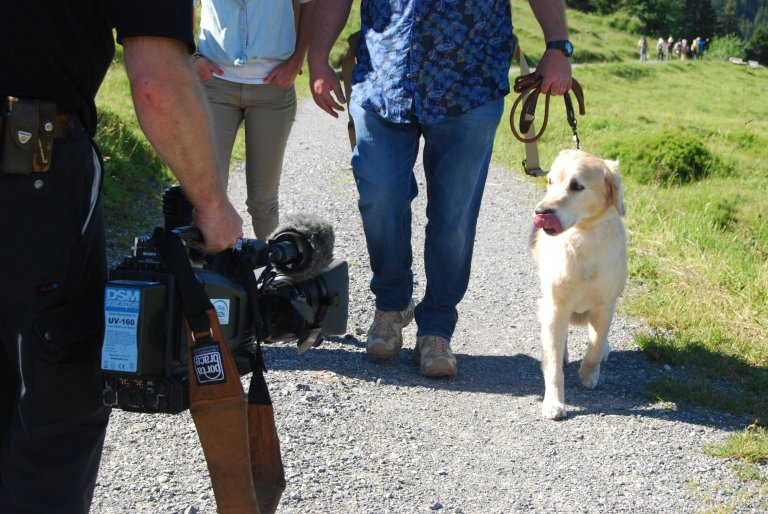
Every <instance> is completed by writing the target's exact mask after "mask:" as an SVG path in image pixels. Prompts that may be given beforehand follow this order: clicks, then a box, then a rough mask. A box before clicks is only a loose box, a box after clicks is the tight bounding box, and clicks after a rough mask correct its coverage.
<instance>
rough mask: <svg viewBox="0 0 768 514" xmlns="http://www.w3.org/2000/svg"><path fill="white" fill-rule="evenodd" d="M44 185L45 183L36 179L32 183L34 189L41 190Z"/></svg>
mask: <svg viewBox="0 0 768 514" xmlns="http://www.w3.org/2000/svg"><path fill="white" fill-rule="evenodd" d="M44 185H45V183H44V182H43V181H42V180H40V179H37V180H35V182H34V188H35V189H42V188H43V186H44Z"/></svg>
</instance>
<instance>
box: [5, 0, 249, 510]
mask: <svg viewBox="0 0 768 514" xmlns="http://www.w3.org/2000/svg"><path fill="white" fill-rule="evenodd" d="M3 19H4V20H5V21H6V23H4V27H3V30H2V31H1V32H0V48H3V52H0V70H2V72H0V102H2V112H3V126H2V130H0V134H2V137H1V138H0V241H2V244H0V513H2V514H7V513H14V514H15V513H22V512H23V513H43V512H45V513H49V512H66V513H85V512H88V510H89V507H90V504H91V499H92V495H93V489H94V484H95V481H96V474H97V471H98V468H99V460H100V456H101V450H102V445H103V441H104V434H105V431H106V427H107V421H108V416H109V411H108V409H106V408H104V407H103V406H102V402H101V398H100V392H101V387H100V383H99V353H100V346H101V340H102V335H103V328H104V319H103V318H104V313H103V297H104V283H105V279H106V273H105V271H106V259H105V254H106V245H105V234H104V223H103V215H102V210H101V209H102V205H101V204H102V202H101V184H102V180H103V171H102V166H101V164H100V159H99V158H98V154H97V151H96V149H95V145H94V144H93V142H92V140H91V138H92V137H93V136H94V134H95V133H96V106H95V100H94V99H95V96H96V92H97V90H98V88H99V86H100V84H101V82H102V80H103V78H104V75H105V73H106V71H107V68H108V67H109V65H110V62H111V61H112V57H113V55H114V40H113V34H112V29H113V27H115V28H116V29H117V39H118V42H120V43H121V44H122V45H123V48H124V55H125V67H126V70H127V73H128V77H129V80H130V83H131V92H132V95H133V101H134V105H135V108H136V113H137V115H138V119H139V122H140V124H141V127H142V130H143V131H144V132H145V134H146V135H147V137H148V139H149V140H150V142H151V143H152V144H153V145H154V147H155V148H156V149H157V151H158V153H159V154H160V156H161V157H162V158H163V159H164V160H165V161H166V162H167V163H168V164H169V166H170V167H171V169H172V170H173V171H174V173H175V174H176V176H177V178H178V179H179V182H180V183H181V186H182V187H183V189H184V191H185V192H186V194H187V196H188V197H189V199H190V200H191V201H192V203H193V204H194V206H195V212H194V221H195V223H196V225H197V226H198V228H199V229H200V230H201V232H202V233H203V236H204V238H205V241H206V244H207V250H208V251H211V252H216V251H221V250H223V249H225V248H227V247H231V246H233V245H234V243H235V242H236V240H237V238H238V237H240V236H241V235H242V220H241V219H240V217H239V215H238V214H237V212H236V211H235V209H234V208H233V207H232V205H231V204H230V203H229V201H228V200H227V197H226V192H225V191H224V188H223V186H222V185H221V183H220V179H219V177H218V174H217V173H216V162H215V158H214V152H213V146H212V137H211V133H210V130H209V129H208V116H207V112H206V110H205V107H204V106H205V101H204V100H203V96H202V95H201V94H200V88H199V84H198V83H197V80H196V78H195V75H194V74H193V71H192V68H191V65H190V57H189V55H190V53H191V52H192V50H193V47H194V43H193V34H192V2H190V1H189V0H187V1H181V0H180V1H171V0H161V1H156V0H155V1H151V2H150V1H149V0H138V3H137V2H124V1H120V0H106V1H104V0H73V1H71V2H51V1H45V0H28V1H26V2H4V4H3ZM8 97H16V98H12V99H9V98H8ZM17 98H18V100H17ZM51 109H52V111H51ZM51 113H52V114H51ZM30 141H31V143H32V144H29V143H30ZM49 144H50V145H52V146H47V145H49ZM25 145H26V146H25Z"/></svg>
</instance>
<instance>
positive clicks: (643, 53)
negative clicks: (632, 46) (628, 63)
mask: <svg viewBox="0 0 768 514" xmlns="http://www.w3.org/2000/svg"><path fill="white" fill-rule="evenodd" d="M637 46H638V47H639V48H640V62H645V60H646V59H647V58H648V42H647V41H646V40H645V36H643V37H641V38H640V42H639V43H638V44H637Z"/></svg>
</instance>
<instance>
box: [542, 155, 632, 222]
mask: <svg viewBox="0 0 768 514" xmlns="http://www.w3.org/2000/svg"><path fill="white" fill-rule="evenodd" d="M611 209H615V210H616V212H618V213H619V215H620V216H623V215H624V192H623V189H622V186H621V176H620V175H619V163H618V161H607V160H603V159H600V158H598V157H595V156H594V155H591V154H588V153H586V152H582V151H581V150H563V151H562V152H560V155H558V156H557V158H556V159H555V162H553V163H552V171H550V172H549V174H548V175H547V193H546V195H545V196H544V199H543V200H542V201H541V202H539V204H538V205H537V206H536V209H535V211H534V216H533V224H534V226H535V227H536V228H537V229H539V228H540V229H543V230H544V232H546V233H547V234H549V235H557V234H559V233H561V232H563V231H565V230H567V229H569V228H571V227H572V226H574V225H577V224H579V223H590V222H591V221H596V220H598V219H600V218H601V217H602V216H603V215H605V214H606V213H609V212H610V210H611Z"/></svg>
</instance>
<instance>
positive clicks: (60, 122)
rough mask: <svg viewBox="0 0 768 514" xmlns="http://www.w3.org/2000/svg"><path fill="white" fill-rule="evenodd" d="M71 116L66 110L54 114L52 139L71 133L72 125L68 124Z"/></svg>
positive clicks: (67, 135)
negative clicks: (62, 112)
mask: <svg viewBox="0 0 768 514" xmlns="http://www.w3.org/2000/svg"><path fill="white" fill-rule="evenodd" d="M71 117H72V116H71V115H70V114H69V113H68V112H66V113H64V114H57V115H56V118H54V120H53V138H54V139H59V138H61V137H69V136H70V135H71V134H72V127H71V126H70V124H69V121H70V119H71Z"/></svg>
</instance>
